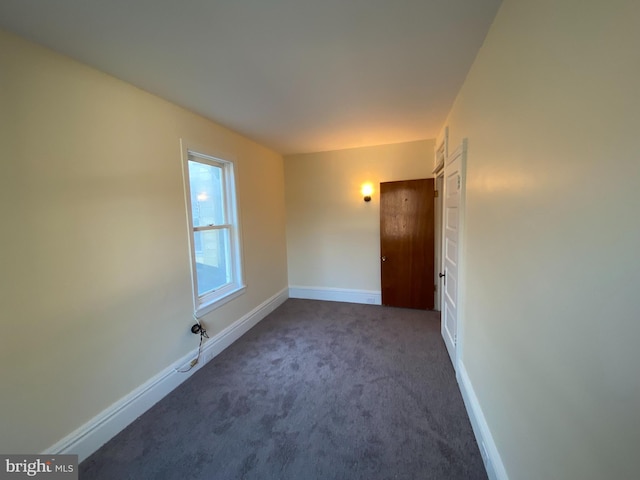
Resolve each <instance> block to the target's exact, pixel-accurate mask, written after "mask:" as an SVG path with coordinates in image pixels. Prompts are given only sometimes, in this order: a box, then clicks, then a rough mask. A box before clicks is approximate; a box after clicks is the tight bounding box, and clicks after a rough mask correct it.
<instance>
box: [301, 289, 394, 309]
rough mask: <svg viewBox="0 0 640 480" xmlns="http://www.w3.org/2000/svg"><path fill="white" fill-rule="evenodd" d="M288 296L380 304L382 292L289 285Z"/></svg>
mask: <svg viewBox="0 0 640 480" xmlns="http://www.w3.org/2000/svg"><path fill="white" fill-rule="evenodd" d="M289 298H304V299H307V300H327V301H330V302H348V303H368V304H371V305H382V294H381V293H380V292H379V291H376V290H353V289H347V288H326V287H299V286H291V287H289Z"/></svg>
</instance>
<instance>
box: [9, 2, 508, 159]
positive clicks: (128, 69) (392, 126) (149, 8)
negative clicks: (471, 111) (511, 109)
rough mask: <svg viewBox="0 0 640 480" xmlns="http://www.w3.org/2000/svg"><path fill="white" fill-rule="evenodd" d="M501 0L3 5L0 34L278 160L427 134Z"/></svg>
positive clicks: (438, 122) (438, 123) (436, 125)
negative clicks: (223, 130) (179, 110)
mask: <svg viewBox="0 0 640 480" xmlns="http://www.w3.org/2000/svg"><path fill="white" fill-rule="evenodd" d="M499 4H500V0H2V1H0V26H1V27H3V28H5V29H7V30H9V31H13V32H15V33H17V34H19V35H22V36H24V37H26V38H29V39H32V40H34V41H36V42H38V43H40V44H43V45H46V46H48V47H50V48H52V49H54V50H57V51H59V52H62V53H64V54H66V55H69V56H70V57H73V58H75V59H77V60H80V61H82V62H84V63H87V64H89V65H92V66H94V67H96V68H98V69H100V70H102V71H104V72H107V73H110V74H112V75H114V76H116V77H118V78H120V79H122V80H125V81H127V82H129V83H132V84H134V85H136V86H138V87H140V88H142V89H144V90H147V91H149V92H152V93H154V94H157V95H159V96H161V97H164V98H166V99H168V100H170V101H172V102H174V103H177V104H179V105H182V106H184V107H186V108H188V109H190V110H193V111H195V112H198V113H200V114H202V115H204V116H206V117H209V118H211V119H213V120H214V121H216V122H218V123H221V124H223V125H225V126H227V127H229V128H231V129H233V130H236V131H238V132H240V133H242V134H244V135H247V136H248V137H250V138H253V139H254V140H256V141H258V142H260V143H262V144H264V145H266V146H269V147H271V148H273V149H274V150H276V151H278V152H280V153H284V154H288V153H301V152H315V151H324V150H334V149H340V148H350V147H361V146H368V145H379V144H385V143H396V142H404V141H411V140H418V139H424V138H433V137H435V136H436V135H437V134H438V132H439V130H440V128H441V127H442V124H443V122H444V121H445V117H446V115H447V113H448V111H449V109H450V107H451V105H452V103H453V101H454V99H455V95H456V94H457V92H458V90H459V89H460V87H461V85H462V83H463V81H464V78H465V76H466V74H467V72H468V70H469V68H470V66H471V63H472V62H473V59H474V58H475V56H476V53H477V52H478V49H479V48H480V46H481V44H482V41H483V40H484V37H485V35H486V33H487V30H488V29H489V26H490V24H491V21H492V20H493V18H494V16H495V14H496V11H497V9H498V6H499Z"/></svg>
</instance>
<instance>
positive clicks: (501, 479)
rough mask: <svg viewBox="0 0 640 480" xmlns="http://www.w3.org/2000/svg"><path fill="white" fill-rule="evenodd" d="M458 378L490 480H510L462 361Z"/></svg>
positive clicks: (459, 365)
mask: <svg viewBox="0 0 640 480" xmlns="http://www.w3.org/2000/svg"><path fill="white" fill-rule="evenodd" d="M457 377H458V384H459V385H460V391H461V392H462V398H463V400H464V404H465V407H466V408H467V413H468V414H469V419H470V420H471V426H472V427H473V433H474V434H475V436H476V441H477V442H478V447H479V448H480V453H481V454H482V460H483V461H484V466H485V468H486V470H487V475H488V476H489V479H490V480H509V477H508V476H507V471H506V470H505V468H504V464H503V463H502V458H500V453H499V452H498V448H497V447H496V444H495V442H494V440H493V436H492V435H491V430H490V429H489V425H488V424H487V420H486V419H485V417H484V413H483V412H482V408H480V402H478V397H477V396H476V393H475V391H474V390H473V385H471V379H470V378H469V374H468V373H467V369H466V368H465V366H464V364H463V363H462V361H460V362H459V363H458V369H457Z"/></svg>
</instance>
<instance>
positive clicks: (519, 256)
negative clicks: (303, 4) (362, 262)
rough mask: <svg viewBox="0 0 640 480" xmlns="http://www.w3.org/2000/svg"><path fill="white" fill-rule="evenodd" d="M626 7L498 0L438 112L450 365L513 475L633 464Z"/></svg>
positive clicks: (638, 124)
mask: <svg viewBox="0 0 640 480" xmlns="http://www.w3.org/2000/svg"><path fill="white" fill-rule="evenodd" d="M639 18H640V2H637V1H636V0H626V1H625V0H620V1H610V2H596V1H587V2H585V1H582V0H574V1H570V0H562V1H559V0H538V1H531V2H523V1H512V0H505V2H504V3H503V5H502V7H501V10H500V12H499V14H498V16H497V18H496V20H495V23H494V25H493V26H492V28H491V30H490V32H489V35H488V37H487V39H486V41H485V45H484V46H483V48H482V50H481V51H480V53H479V55H478V57H477V59H476V61H475V64H474V66H473V68H472V70H471V72H470V74H469V76H468V78H467V80H466V82H465V84H464V87H463V88H462V90H461V91H460V93H459V96H458V98H457V101H456V103H455V105H454V108H453V110H452V112H451V114H450V117H449V121H448V124H449V126H450V134H451V137H452V141H451V146H452V148H453V147H455V145H457V144H459V142H460V141H461V139H462V138H463V137H468V138H469V157H468V170H467V174H468V176H467V217H466V219H467V221H466V238H465V241H466V254H467V257H466V258H467V262H466V271H467V279H466V292H467V295H466V303H465V307H466V308H465V311H466V318H465V330H464V331H465V336H464V354H463V362H464V365H465V367H466V369H467V371H468V373H469V377H470V379H471V382H472V384H473V387H474V389H475V391H476V393H477V396H478V398H479V401H480V404H481V407H482V410H483V412H484V414H485V416H486V419H487V422H488V425H489V427H490V429H491V431H492V433H493V436H494V438H495V441H496V444H497V446H498V449H499V451H500V453H501V455H502V459H503V461H504V464H505V467H506V470H507V472H508V474H509V478H510V479H511V480H519V479H531V480H539V479H563V480H570V479H576V480H578V479H579V480H586V479H594V480H596V479H603V478H636V477H637V475H638V446H639V445H640V374H639V367H638V366H639V365H640V348H639V347H638V340H639V339H640V321H639V320H640V296H639V295H638V285H640V253H639V251H638V246H639V245H640V221H639V218H640V215H639V213H638V206H639V205H640V159H639V156H640V148H639V147H638V129H639V128H640V113H639V112H640V95H639V93H638V92H639V90H638V79H639V78H640V57H639V54H638V46H639V45H640V29H638V19H639Z"/></svg>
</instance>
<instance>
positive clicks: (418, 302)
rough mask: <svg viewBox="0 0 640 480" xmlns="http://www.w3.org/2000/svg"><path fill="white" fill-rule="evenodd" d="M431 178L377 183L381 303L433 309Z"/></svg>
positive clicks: (432, 202)
mask: <svg viewBox="0 0 640 480" xmlns="http://www.w3.org/2000/svg"><path fill="white" fill-rule="evenodd" d="M433 184H434V180H433V178H428V179H422V180H405V181H402V182H386V183H381V184H380V261H381V263H380V267H381V268H380V270H381V274H382V279H381V280H382V304H383V305H389V306H392V307H407V308H419V309H423V310H429V309H432V308H433V293H434V284H433V276H434V271H433V263H434V260H433V258H434V250H433V249H434V243H433V241H434V218H433V215H434V208H433V204H434V200H433Z"/></svg>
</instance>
